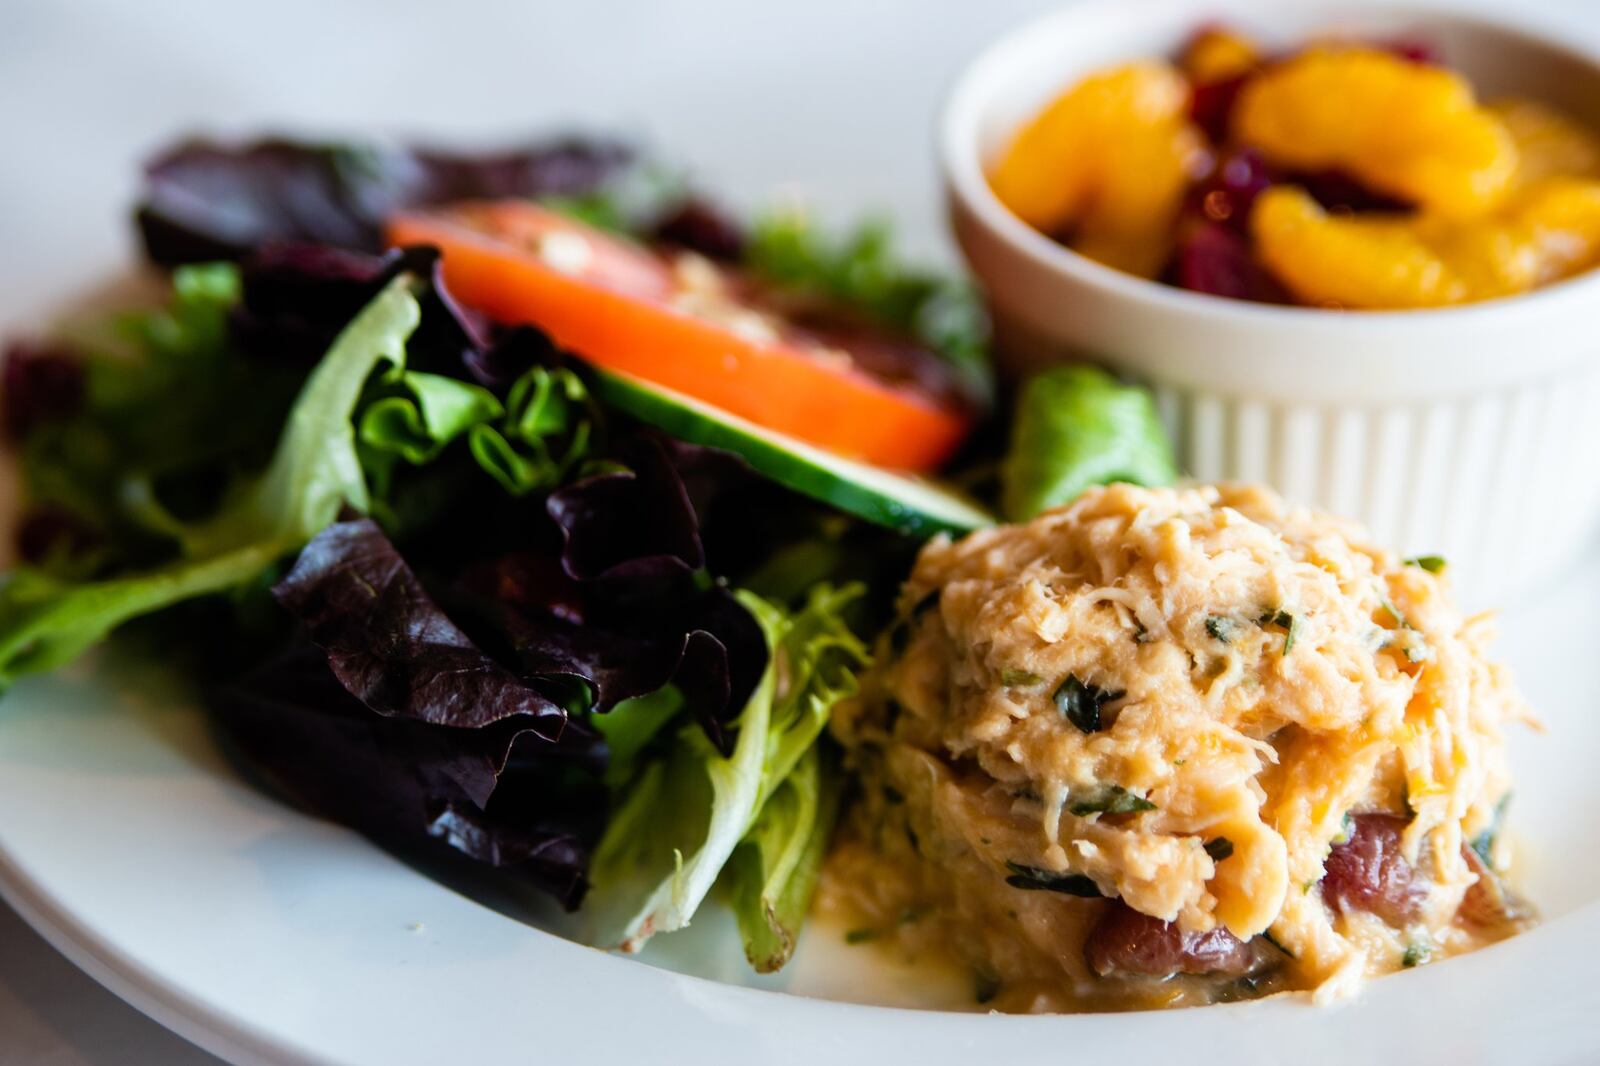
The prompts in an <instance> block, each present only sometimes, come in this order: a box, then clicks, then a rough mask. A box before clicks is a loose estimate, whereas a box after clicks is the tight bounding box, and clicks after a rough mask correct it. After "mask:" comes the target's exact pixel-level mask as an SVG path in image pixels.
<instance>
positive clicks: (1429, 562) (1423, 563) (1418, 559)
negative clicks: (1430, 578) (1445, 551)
mask: <svg viewBox="0 0 1600 1066" xmlns="http://www.w3.org/2000/svg"><path fill="white" fill-rule="evenodd" d="M1406 565H1407V566H1420V567H1422V569H1424V570H1426V571H1427V572H1428V573H1430V574H1437V573H1438V572H1439V571H1441V570H1443V569H1444V568H1445V566H1447V565H1448V564H1447V563H1446V562H1445V561H1444V556H1442V555H1416V556H1413V557H1411V558H1410V559H1407V560H1406Z"/></svg>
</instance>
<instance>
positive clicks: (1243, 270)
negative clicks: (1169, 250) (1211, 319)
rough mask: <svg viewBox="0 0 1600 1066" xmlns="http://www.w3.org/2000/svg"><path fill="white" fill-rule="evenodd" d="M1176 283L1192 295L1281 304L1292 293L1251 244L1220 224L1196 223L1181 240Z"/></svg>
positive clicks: (1177, 259)
mask: <svg viewBox="0 0 1600 1066" xmlns="http://www.w3.org/2000/svg"><path fill="white" fill-rule="evenodd" d="M1172 280H1173V283H1174V284H1176V285H1177V286H1178V287H1179V288H1183V289H1189V290H1190V291H1192V292H1204V293H1209V294H1211V295H1212V296H1226V297H1229V298H1231V299H1235V300H1251V301H1254V302H1256V303H1271V304H1281V303H1288V302H1289V294H1288V293H1287V292H1285V291H1284V288H1283V286H1281V285H1279V284H1278V282H1277V280H1276V279H1274V278H1273V276H1272V275H1271V274H1269V273H1268V272H1267V270H1266V268H1265V267H1263V266H1262V265H1261V264H1260V263H1259V262H1258V261H1257V260H1256V257H1255V254H1254V253H1253V252H1252V251H1251V250H1250V244H1249V242H1248V241H1246V240H1245V239H1244V238H1243V237H1241V236H1240V235H1239V234H1237V233H1235V232H1234V231H1233V230H1232V229H1230V228H1229V227H1227V226H1225V225H1223V224H1221V223H1218V222H1194V223H1191V224H1190V225H1188V226H1186V227H1185V228H1184V231H1183V233H1182V234H1181V235H1180V236H1179V238H1178V249H1177V254H1176V256H1175V258H1174V262H1173V272H1172Z"/></svg>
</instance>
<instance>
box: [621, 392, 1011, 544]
mask: <svg viewBox="0 0 1600 1066" xmlns="http://www.w3.org/2000/svg"><path fill="white" fill-rule="evenodd" d="M593 391H594V393H595V395H596V396H597V397H599V398H600V400H601V401H602V402H604V403H607V404H609V405H611V406H613V407H616V408H618V409H619V410H621V411H624V412H626V413H627V414H630V415H632V416H633V417H634V418H637V419H639V420H640V421H641V422H648V423H649V424H650V425H652V426H655V427H656V428H657V429H661V430H664V431H666V432H667V433H670V434H671V435H672V436H674V437H677V438H678V439H680V440H685V441H688V442H689V443H690V444H699V445H703V446H705V447H708V448H721V449H723V450H724V451H729V452H733V453H734V454H735V455H737V456H739V457H740V458H741V459H743V460H744V461H745V462H746V463H748V464H750V467H751V468H752V469H753V470H755V471H756V473H758V474H761V475H763V476H764V477H767V478H770V479H771V480H773V481H776V482H777V483H778V484H780V485H782V486H784V487H785V488H787V489H792V490H793V491H795V492H798V493H800V494H801V495H803V496H809V497H811V498H812V499H814V500H820V501H821V502H823V503H826V504H830V505H831V506H834V507H837V508H838V509H839V510H841V511H845V512H847V513H849V514H852V515H855V516H856V517H857V518H861V519H865V520H866V521H868V522H872V523H874V524H876V525H880V526H887V527H889V528H890V529H893V530H896V531H897V532H900V533H904V534H905V535H906V536H910V537H931V536H933V535H934V534H936V533H954V534H962V533H970V532H972V531H973V530H975V529H982V528H984V527H985V526H990V525H993V524H994V519H993V518H992V517H990V516H989V515H988V514H986V513H985V512H983V511H982V510H980V509H979V508H978V507H977V506H976V505H974V504H970V503H967V502H966V501H964V500H961V499H959V498H958V497H956V496H953V495H951V494H949V493H946V492H944V491H942V490H940V489H936V488H932V487H930V486H927V485H923V484H920V483H918V482H916V481H913V480H911V479H910V478H906V477H902V476H900V475H898V474H892V473H889V472H888V471H884V470H879V469H876V468H873V467H868V466H866V465H865V464H862V463H858V462H855V461H854V460H850V459H843V458H840V457H837V456H831V455H827V454H826V453H824V452H821V451H820V450H819V449H817V448H815V447H814V446H813V445H809V444H805V443H803V442H800V441H794V440H793V438H790V437H787V436H785V435H783V434H780V433H776V432H773V431H772V430H768V429H763V428H761V427H759V426H755V425H749V424H748V423H746V424H740V423H741V422H742V420H736V419H735V418H734V417H733V416H731V415H725V414H723V413H722V412H719V411H717V410H716V409H714V408H712V407H711V406H710V405H708V404H703V403H701V402H699V401H697V400H694V399H692V398H690V397H685V396H681V395H679V394H677V393H674V392H670V391H668V390H664V389H660V388H658V387H656V386H653V385H651V384H649V383H647V382H643V381H637V380H635V379H632V378H625V377H622V376H621V375H618V374H615V373H611V372H608V371H602V370H596V371H595V372H594V375H593ZM746 425H749V428H745V427H746ZM812 455H814V456H815V457H814V458H813V457H812ZM853 474H854V475H856V476H858V477H865V478H870V479H873V480H879V481H882V482H883V483H884V484H885V486H886V487H888V488H896V487H899V486H903V490H902V491H903V492H904V493H905V495H907V496H912V497H915V496H919V495H920V496H923V497H926V498H928V499H929V500H930V502H932V503H934V504H936V505H937V506H929V507H920V508H919V507H918V506H916V505H915V504H914V503H910V502H907V501H906V500H903V499H897V498H896V497H895V496H894V495H891V494H890V493H889V492H888V491H879V490H875V489H873V488H870V487H868V486H866V485H863V484H861V483H860V482H859V481H856V480H852V475H853Z"/></svg>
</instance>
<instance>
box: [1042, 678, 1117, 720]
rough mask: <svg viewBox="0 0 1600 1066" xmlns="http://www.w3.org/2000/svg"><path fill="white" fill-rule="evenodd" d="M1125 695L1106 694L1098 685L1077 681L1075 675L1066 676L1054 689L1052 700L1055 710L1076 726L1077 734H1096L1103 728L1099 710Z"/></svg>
mask: <svg viewBox="0 0 1600 1066" xmlns="http://www.w3.org/2000/svg"><path fill="white" fill-rule="evenodd" d="M1125 695H1127V693H1125V692H1107V691H1106V690H1105V689H1103V688H1101V687H1100V686H1098V685H1091V684H1087V683H1085V682H1083V681H1079V680H1078V677H1077V675H1076V674H1068V675H1067V679H1066V680H1065V681H1063V682H1061V684H1060V685H1059V686H1058V687H1057V688H1056V691H1055V696H1054V699H1055V701H1056V709H1057V710H1059V711H1060V712H1061V713H1062V714H1063V715H1065V716H1066V719H1067V721H1069V722H1071V723H1072V724H1073V725H1075V726H1077V727H1078V730H1079V732H1083V733H1096V732H1099V731H1100V730H1101V729H1103V728H1105V727H1104V726H1103V725H1102V724H1101V721H1100V708H1102V707H1104V706H1105V705H1106V704H1108V703H1110V702H1111V701H1112V700H1120V699H1121V698H1122V697H1123V696H1125Z"/></svg>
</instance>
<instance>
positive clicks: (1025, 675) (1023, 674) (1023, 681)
mask: <svg viewBox="0 0 1600 1066" xmlns="http://www.w3.org/2000/svg"><path fill="white" fill-rule="evenodd" d="M1043 680H1044V678H1042V677H1040V676H1039V675H1038V674H1035V673H1032V672H1031V671H1028V670H1018V669H1016V668H1014V667H1010V666H1008V667H1006V668H1005V669H1004V670H1001V671H1000V683H1001V684H1002V685H1005V686H1006V687H1007V688H1031V687H1032V686H1034V685H1037V684H1038V683H1039V682H1041V681H1043Z"/></svg>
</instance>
